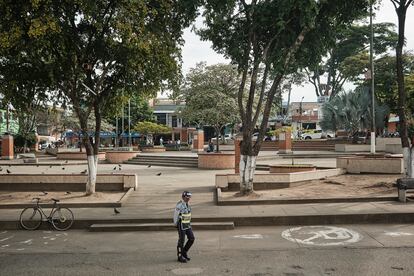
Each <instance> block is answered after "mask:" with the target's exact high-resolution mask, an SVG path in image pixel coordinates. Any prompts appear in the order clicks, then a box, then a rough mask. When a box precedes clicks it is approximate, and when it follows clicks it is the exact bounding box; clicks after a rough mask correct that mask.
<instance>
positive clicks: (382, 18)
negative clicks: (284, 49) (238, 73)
mask: <svg viewBox="0 0 414 276" xmlns="http://www.w3.org/2000/svg"><path fill="white" fill-rule="evenodd" d="M378 22H392V23H394V24H395V25H397V15H396V13H395V10H394V7H393V5H392V4H391V1H390V0H383V1H382V4H381V6H380V9H379V11H378V12H377V16H376V18H375V19H374V23H378ZM201 24H202V19H201V18H199V20H198V21H197V23H196V25H197V26H201ZM405 36H406V39H407V45H406V46H405V48H404V50H413V49H414V7H410V8H409V9H408V12H407V19H406V24H405ZM184 39H185V45H184V48H183V53H182V54H183V73H184V74H186V73H187V72H188V70H189V69H190V68H192V67H194V66H195V65H196V63H198V62H201V61H205V62H207V64H208V65H212V64H216V63H223V62H224V63H227V62H228V61H227V60H226V59H225V58H224V57H223V56H222V55H219V54H217V53H215V52H214V51H213V49H211V43H210V42H205V41H201V40H200V39H199V38H198V36H197V35H196V34H194V33H193V32H192V31H191V29H190V28H188V29H186V30H185V31H184ZM302 96H303V97H304V100H303V101H304V102H306V101H308V102H315V101H316V94H315V91H314V89H313V86H312V85H309V84H305V85H304V86H303V87H294V88H293V90H292V94H291V101H300V100H301V98H302ZM284 97H286V95H284Z"/></svg>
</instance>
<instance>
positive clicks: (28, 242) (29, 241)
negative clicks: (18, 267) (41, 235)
mask: <svg viewBox="0 0 414 276" xmlns="http://www.w3.org/2000/svg"><path fill="white" fill-rule="evenodd" d="M32 241H33V239H30V240H27V241H21V242H20V243H26V244H31V243H32Z"/></svg>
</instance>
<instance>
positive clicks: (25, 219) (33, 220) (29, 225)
mask: <svg viewBox="0 0 414 276" xmlns="http://www.w3.org/2000/svg"><path fill="white" fill-rule="evenodd" d="M40 224H42V213H41V212H40V211H39V210H38V209H35V208H33V207H28V208H25V209H23V211H22V212H21V213H20V225H21V226H22V227H23V228H24V229H26V230H36V229H37V228H39V227H40Z"/></svg>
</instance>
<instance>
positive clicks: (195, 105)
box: [181, 63, 239, 152]
mask: <svg viewBox="0 0 414 276" xmlns="http://www.w3.org/2000/svg"><path fill="white" fill-rule="evenodd" d="M238 82H239V79H238V76H237V70H236V69H235V68H234V66H232V65H227V64H216V65H212V66H206V64H205V63H199V64H197V66H196V67H195V68H192V69H190V72H189V73H188V74H187V76H186V81H185V85H184V87H183V88H182V95H181V97H182V98H183V99H184V100H185V102H186V106H185V107H184V108H183V109H182V111H181V116H182V118H183V119H184V120H186V121H188V122H198V123H200V124H202V125H208V126H212V127H213V128H214V130H215V134H216V143H217V146H216V151H217V152H219V151H220V149H219V136H220V133H221V131H222V129H223V128H224V127H225V126H226V125H228V124H233V123H236V122H238V120H239V117H238V109H237V102H236V97H237V96H236V94H237V88H238Z"/></svg>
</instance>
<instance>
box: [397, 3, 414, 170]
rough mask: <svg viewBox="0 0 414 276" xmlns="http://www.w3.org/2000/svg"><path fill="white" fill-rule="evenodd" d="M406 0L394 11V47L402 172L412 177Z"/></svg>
mask: <svg viewBox="0 0 414 276" xmlns="http://www.w3.org/2000/svg"><path fill="white" fill-rule="evenodd" d="M405 4H406V1H400V4H399V6H398V8H396V12H397V15H398V43H397V48H396V58H397V68H396V69H397V84H398V107H399V108H398V109H399V114H398V115H399V119H400V137H401V144H402V147H403V156H404V173H405V175H406V176H407V177H413V170H412V163H413V161H412V158H413V155H412V149H410V143H409V138H408V127H407V124H408V122H407V110H406V99H407V96H406V93H405V87H404V72H403V46H404V33H405V18H406V12H407V8H406V6H405Z"/></svg>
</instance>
